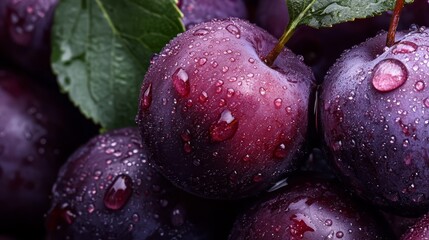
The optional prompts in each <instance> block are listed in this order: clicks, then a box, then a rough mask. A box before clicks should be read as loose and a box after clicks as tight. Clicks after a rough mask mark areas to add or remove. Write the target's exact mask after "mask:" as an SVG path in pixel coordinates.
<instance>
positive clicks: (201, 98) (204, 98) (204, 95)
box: [198, 91, 209, 103]
mask: <svg viewBox="0 0 429 240" xmlns="http://www.w3.org/2000/svg"><path fill="white" fill-rule="evenodd" d="M208 98H209V96H208V94H207V93H206V92H204V91H202V92H201V94H200V96H199V97H198V100H199V101H200V103H205V102H207V99H208Z"/></svg>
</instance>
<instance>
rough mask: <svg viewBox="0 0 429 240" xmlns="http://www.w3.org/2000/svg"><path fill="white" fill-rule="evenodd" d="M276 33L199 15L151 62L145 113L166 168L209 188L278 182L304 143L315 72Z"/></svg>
mask: <svg viewBox="0 0 429 240" xmlns="http://www.w3.org/2000/svg"><path fill="white" fill-rule="evenodd" d="M275 44H276V40H275V39H274V37H272V36H271V35H269V34H268V33H267V32H265V31H263V30H262V29H260V28H258V27H256V26H254V25H252V24H250V23H248V22H246V21H244V20H241V19H238V18H230V19H226V20H214V21H211V22H207V23H203V24H200V25H196V26H195V27H193V28H191V29H189V30H188V31H186V32H185V33H183V34H181V35H180V36H178V37H177V38H175V39H173V40H172V41H171V42H170V43H169V44H168V45H167V46H166V47H165V48H164V49H163V50H162V51H161V53H160V54H159V56H158V57H157V58H156V59H155V60H154V61H153V63H152V64H151V66H150V68H149V70H148V72H147V74H146V76H145V79H144V81H143V85H142V88H141V96H140V106H139V113H138V116H137V122H138V125H139V128H140V131H141V134H142V137H143V141H144V144H145V146H146V147H147V150H148V157H149V159H151V160H152V161H153V162H154V164H155V165H156V167H157V169H158V170H159V171H160V172H161V173H162V174H163V175H165V176H166V177H167V178H168V179H169V180H170V181H172V182H173V183H174V184H176V185H177V186H179V187H180V188H182V189H184V190H186V191H189V192H192V193H194V194H196V195H199V196H203V197H206V198H217V199H236V198H242V197H246V196H250V195H254V194H257V193H258V192H261V191H263V190H265V189H267V188H270V186H272V185H273V184H274V183H275V182H276V181H277V180H279V178H281V177H282V175H284V174H287V173H289V172H291V171H293V170H294V169H295V168H296V165H297V164H298V162H299V156H300V155H302V154H303V153H304V152H305V151H304V144H305V139H306V135H307V127H308V126H307V125H308V115H309V102H310V95H311V94H312V91H313V87H314V77H313V74H312V72H311V70H310V68H309V67H307V66H305V65H304V64H303V62H302V61H301V59H300V58H298V57H297V56H296V55H294V54H293V53H292V52H291V51H289V50H287V49H284V50H283V51H282V52H281V54H280V56H279V57H278V58H277V59H276V61H275V62H274V65H273V66H272V67H268V66H267V65H266V64H265V63H264V61H263V60H262V58H263V57H264V56H266V55H267V54H268V52H269V51H270V50H271V49H272V48H273V47H274V45H275Z"/></svg>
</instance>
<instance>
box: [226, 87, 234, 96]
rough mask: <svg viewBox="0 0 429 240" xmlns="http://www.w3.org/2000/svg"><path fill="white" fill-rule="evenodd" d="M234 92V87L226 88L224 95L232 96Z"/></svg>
mask: <svg viewBox="0 0 429 240" xmlns="http://www.w3.org/2000/svg"><path fill="white" fill-rule="evenodd" d="M234 94H235V91H234V89H232V88H228V89H227V90H226V96H227V97H232V96H234Z"/></svg>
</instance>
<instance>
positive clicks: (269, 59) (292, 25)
mask: <svg viewBox="0 0 429 240" xmlns="http://www.w3.org/2000/svg"><path fill="white" fill-rule="evenodd" d="M315 2H316V0H313V1H311V2H310V3H309V4H308V5H307V6H306V7H305V8H304V10H303V11H302V12H300V14H299V15H298V16H297V17H296V18H295V19H293V20H292V21H290V22H289V25H288V26H287V28H286V29H285V31H284V33H283V35H282V36H281V37H280V39H279V41H278V42H277V44H276V46H274V48H273V50H271V52H269V53H268V55H267V56H266V57H265V58H263V60H264V62H265V63H266V64H267V65H268V66H270V67H271V66H272V65H273V63H274V61H275V60H276V58H277V57H278V56H279V54H280V53H281V52H282V50H283V48H284V47H285V44H286V43H287V41H289V39H290V38H291V37H292V35H293V34H294V33H295V30H296V28H297V27H298V26H299V25H300V24H301V20H302V19H303V18H304V17H305V16H306V14H307V12H308V11H309V10H310V8H311V6H313V4H314V3H315Z"/></svg>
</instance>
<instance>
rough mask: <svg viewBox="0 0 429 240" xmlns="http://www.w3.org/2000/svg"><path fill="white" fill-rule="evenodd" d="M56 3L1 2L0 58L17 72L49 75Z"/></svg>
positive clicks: (49, 0)
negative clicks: (0, 56) (10, 63)
mask: <svg viewBox="0 0 429 240" xmlns="http://www.w3.org/2000/svg"><path fill="white" fill-rule="evenodd" d="M57 2H58V0H1V1H0V55H4V56H3V57H4V58H5V59H8V60H9V61H11V62H13V63H14V64H16V65H17V66H18V67H19V68H20V69H24V70H25V71H27V72H30V73H32V74H36V75H42V76H48V75H50V72H51V70H50V52H51V51H50V49H51V47H50V31H51V25H52V18H53V14H54V10H55V6H56V4H57Z"/></svg>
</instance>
